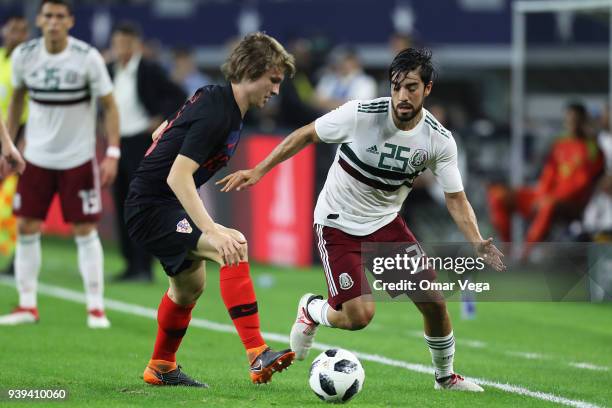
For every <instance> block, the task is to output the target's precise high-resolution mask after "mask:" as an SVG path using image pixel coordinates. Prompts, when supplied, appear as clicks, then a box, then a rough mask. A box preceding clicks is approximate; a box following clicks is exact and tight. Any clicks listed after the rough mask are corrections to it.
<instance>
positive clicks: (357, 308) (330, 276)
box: [289, 225, 375, 360]
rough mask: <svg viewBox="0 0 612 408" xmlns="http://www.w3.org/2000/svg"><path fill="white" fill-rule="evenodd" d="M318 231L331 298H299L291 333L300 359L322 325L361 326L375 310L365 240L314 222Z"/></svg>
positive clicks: (311, 296) (305, 296)
mask: <svg viewBox="0 0 612 408" xmlns="http://www.w3.org/2000/svg"><path fill="white" fill-rule="evenodd" d="M315 234H316V237H317V246H318V248H319V255H320V257H321V262H322V264H323V270H324V272H325V278H326V283H327V290H328V298H327V299H324V298H323V296H316V295H314V294H312V293H307V294H305V295H303V296H302V298H301V299H300V301H299V302H298V310H297V316H296V320H295V323H294V324H293V326H292V328H291V334H290V336H289V338H290V343H291V349H292V350H293V351H295V353H296V358H297V359H298V360H303V359H305V358H306V356H307V355H308V352H309V351H310V348H311V347H312V343H313V342H314V336H315V334H316V331H317V328H318V326H319V325H323V326H327V327H336V328H340V329H345V330H360V329H363V328H364V327H366V326H367V325H368V324H369V323H370V321H371V320H372V318H373V317H374V312H375V304H374V302H373V299H372V296H371V291H370V288H369V286H368V285H367V280H366V278H365V275H364V271H363V266H362V260H361V243H362V241H363V240H362V239H361V238H360V237H354V236H351V235H348V234H346V233H344V232H342V231H340V230H338V229H336V228H329V227H324V226H322V225H315Z"/></svg>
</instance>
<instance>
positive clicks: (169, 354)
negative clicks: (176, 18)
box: [125, 33, 295, 387]
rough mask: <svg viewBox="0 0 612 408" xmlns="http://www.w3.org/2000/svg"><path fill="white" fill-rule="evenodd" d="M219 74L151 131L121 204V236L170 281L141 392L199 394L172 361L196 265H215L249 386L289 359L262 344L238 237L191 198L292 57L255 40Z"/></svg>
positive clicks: (185, 322) (269, 41)
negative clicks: (189, 389)
mask: <svg viewBox="0 0 612 408" xmlns="http://www.w3.org/2000/svg"><path fill="white" fill-rule="evenodd" d="M222 69H223V73H224V75H225V77H226V79H227V80H228V81H229V82H228V83H227V84H226V85H223V86H218V85H211V86H206V87H203V88H200V89H199V90H198V91H197V92H196V93H195V94H194V95H193V96H192V97H191V98H190V99H189V100H188V101H187V102H185V104H184V105H183V106H182V107H181V109H180V110H179V111H178V112H177V113H176V114H175V116H174V117H172V118H170V119H169V120H168V121H166V122H164V123H163V124H162V125H161V126H160V127H159V128H158V129H157V130H156V131H155V133H154V134H153V139H154V141H153V144H152V145H151V147H150V148H149V150H148V151H147V153H146V154H145V158H144V159H143V161H142V162H141V164H140V167H139V168H138V170H137V171H136V173H135V176H134V179H133V181H132V183H131V184H130V190H129V193H128V198H127V200H126V203H125V207H126V210H125V220H126V224H127V228H128V231H129V233H130V236H131V237H132V239H134V240H135V242H137V243H139V244H141V245H143V247H144V248H145V249H147V250H148V251H149V252H151V253H152V254H153V255H155V256H156V257H157V258H159V260H160V262H161V264H162V266H163V268H164V270H165V272H166V274H167V275H168V276H169V280H170V288H169V289H168V291H167V293H166V294H164V296H163V298H162V301H161V303H160V305H159V309H158V313H157V321H158V332H157V339H156V341H155V348H154V351H153V355H152V357H151V360H150V361H149V364H148V365H147V367H146V369H145V372H144V380H145V382H147V383H150V384H157V385H189V386H200V387H201V386H205V384H202V383H200V382H199V381H196V380H193V379H191V378H190V377H188V376H187V375H185V373H183V372H182V371H181V369H180V367H179V366H178V365H177V364H176V357H175V355H176V352H177V350H178V348H179V345H180V343H181V340H182V338H183V336H184V335H185V332H186V330H187V327H188V326H189V321H190V319H191V310H192V309H193V307H194V306H195V304H196V301H197V300H198V298H199V297H200V295H201V294H202V291H203V289H204V283H205V279H206V271H205V260H212V261H215V262H217V263H219V265H221V270H220V281H221V282H220V284H221V297H222V298H223V302H224V303H225V306H226V307H227V310H228V312H229V314H230V317H231V318H232V321H233V323H234V325H235V327H236V330H237V331H238V335H239V336H240V339H241V340H242V343H243V344H244V347H245V349H246V352H247V357H248V360H249V363H250V376H251V380H252V381H253V382H254V383H266V382H269V381H270V380H271V377H272V375H273V374H274V372H276V371H282V370H283V369H285V368H286V367H288V366H289V365H290V364H291V363H292V361H293V359H294V357H295V354H294V353H293V352H292V351H291V350H289V349H287V350H283V351H279V352H277V351H273V350H271V349H270V348H269V347H268V346H267V345H266V343H265V342H264V340H263V338H262V336H261V333H260V328H259V315H258V311H257V300H256V297H255V291H254V289H253V283H252V281H251V277H250V274H249V264H248V259H247V242H246V239H245V237H244V235H242V234H241V233H240V232H239V231H236V230H233V229H230V228H226V227H224V226H222V225H219V224H216V223H215V222H214V221H213V220H212V218H211V217H210V215H209V214H208V212H207V211H206V208H205V206H204V203H203V202H202V200H201V199H200V197H199V195H198V191H197V188H198V187H200V186H201V185H202V184H204V183H205V182H206V181H208V180H209V179H210V178H211V177H212V176H213V175H214V174H215V173H216V172H217V171H218V170H219V169H220V168H222V167H223V166H225V165H226V164H227V162H228V161H229V159H230V158H231V157H232V155H233V154H234V152H235V150H236V147H237V145H238V141H239V139H240V131H241V129H242V118H243V117H244V115H245V114H246V112H247V111H248V110H249V109H250V108H253V107H259V108H261V107H263V106H264V105H265V104H266V102H267V101H268V100H269V99H270V98H271V97H273V96H274V95H277V94H278V92H279V87H280V83H281V82H282V80H283V79H284V77H285V75H289V76H291V75H293V73H294V71H295V67H294V59H293V57H292V56H291V55H290V54H289V53H287V51H285V49H284V48H283V46H282V45H281V44H279V43H278V41H276V40H275V39H274V38H272V37H270V36H268V35H266V34H263V33H255V34H250V35H248V36H246V37H245V38H244V39H243V40H242V41H241V42H240V43H239V44H238V45H237V46H236V48H235V49H234V50H233V51H232V53H231V55H230V56H229V57H228V59H227V61H226V63H225V64H224V65H223V67H222Z"/></svg>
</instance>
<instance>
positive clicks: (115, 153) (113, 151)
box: [106, 146, 121, 159]
mask: <svg viewBox="0 0 612 408" xmlns="http://www.w3.org/2000/svg"><path fill="white" fill-rule="evenodd" d="M106 157H111V158H113V159H118V158H120V157H121V149H119V148H118V147H117V146H108V147H107V148H106Z"/></svg>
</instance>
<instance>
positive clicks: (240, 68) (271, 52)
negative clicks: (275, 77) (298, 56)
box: [221, 32, 295, 83]
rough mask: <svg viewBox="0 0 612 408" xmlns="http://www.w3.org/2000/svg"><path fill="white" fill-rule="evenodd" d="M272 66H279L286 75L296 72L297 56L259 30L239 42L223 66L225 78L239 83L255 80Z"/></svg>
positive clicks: (290, 75) (291, 75)
mask: <svg viewBox="0 0 612 408" xmlns="http://www.w3.org/2000/svg"><path fill="white" fill-rule="evenodd" d="M271 68H279V69H281V70H283V71H284V72H285V75H287V76H289V77H293V75H294V74H295V58H294V57H293V55H291V54H289V53H288V52H287V51H286V50H285V48H284V47H283V46H282V45H281V44H280V43H279V42H278V41H277V40H276V39H274V38H273V37H270V36H269V35H267V34H264V33H261V32H257V33H253V34H249V35H247V36H246V37H244V38H243V39H242V41H240V42H239V43H238V45H237V46H236V47H235V48H234V49H233V50H232V52H231V54H230V56H229V57H228V58H227V60H226V61H225V63H224V64H223V65H222V66H221V71H222V72H223V75H225V79H227V80H228V81H230V82H233V83H238V82H241V81H242V80H244V79H247V80H251V81H254V80H256V79H258V78H260V77H261V76H262V75H263V74H264V73H265V72H266V71H268V70H269V69H271Z"/></svg>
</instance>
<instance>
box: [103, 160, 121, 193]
mask: <svg viewBox="0 0 612 408" xmlns="http://www.w3.org/2000/svg"><path fill="white" fill-rule="evenodd" d="M118 163H119V159H115V158H114V157H108V156H107V157H105V158H104V160H102V163H101V164H100V183H101V184H102V187H108V186H110V185H111V184H113V182H114V181H115V178H116V177H117V166H118Z"/></svg>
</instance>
